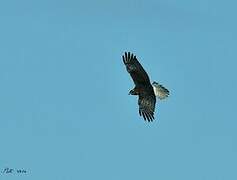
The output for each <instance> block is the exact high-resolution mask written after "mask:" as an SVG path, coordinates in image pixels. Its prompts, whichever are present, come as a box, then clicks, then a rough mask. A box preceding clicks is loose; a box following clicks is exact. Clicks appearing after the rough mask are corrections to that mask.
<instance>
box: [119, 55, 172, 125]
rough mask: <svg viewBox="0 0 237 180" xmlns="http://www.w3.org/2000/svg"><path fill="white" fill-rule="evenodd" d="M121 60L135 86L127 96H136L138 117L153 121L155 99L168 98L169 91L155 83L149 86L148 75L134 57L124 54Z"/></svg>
mask: <svg viewBox="0 0 237 180" xmlns="http://www.w3.org/2000/svg"><path fill="white" fill-rule="evenodd" d="M122 58H123V63H124V64H125V66H126V69H127V71H128V73H129V74H130V76H131V77H132V79H133V82H134V84H135V87H134V88H133V89H132V90H130V92H129V95H137V96H138V106H139V115H140V116H143V118H144V120H145V121H146V120H148V122H150V121H153V120H154V112H155V105H156V97H158V98H159V99H164V98H166V97H168V96H169V91H168V89H166V88H165V87H164V86H162V85H161V84H159V83H157V82H155V81H154V82H153V83H152V84H151V82H150V79H149V76H148V74H147V73H146V71H145V70H144V69H143V67H142V65H141V64H140V63H139V61H138V60H137V58H136V56H135V55H133V54H132V53H130V52H125V54H124V55H123V56H122Z"/></svg>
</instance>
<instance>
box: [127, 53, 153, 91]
mask: <svg viewBox="0 0 237 180" xmlns="http://www.w3.org/2000/svg"><path fill="white" fill-rule="evenodd" d="M123 62H124V64H125V66H126V69H127V71H128V72H129V74H130V75H131V77H132V79H133V81H134V84H135V85H136V87H140V86H144V85H147V84H150V79H149V77H148V75H147V73H146V71H145V70H144V69H143V67H142V65H141V64H140V63H139V62H138V60H137V58H136V56H134V55H133V54H132V53H131V54H130V52H128V53H127V52H125V55H123Z"/></svg>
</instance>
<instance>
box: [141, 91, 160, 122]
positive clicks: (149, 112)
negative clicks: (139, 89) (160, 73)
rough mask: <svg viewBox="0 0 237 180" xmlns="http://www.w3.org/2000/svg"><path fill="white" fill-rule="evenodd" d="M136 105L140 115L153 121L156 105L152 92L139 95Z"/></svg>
mask: <svg viewBox="0 0 237 180" xmlns="http://www.w3.org/2000/svg"><path fill="white" fill-rule="evenodd" d="M138 105H139V114H140V116H143V118H144V119H145V120H148V121H149V122H150V121H153V119H154V112H155V105H156V97H155V95H154V93H149V94H144V95H139V99H138Z"/></svg>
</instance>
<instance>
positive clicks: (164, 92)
mask: <svg viewBox="0 0 237 180" xmlns="http://www.w3.org/2000/svg"><path fill="white" fill-rule="evenodd" d="M152 86H153V89H154V93H155V95H156V96H157V97H158V98H159V99H165V98H167V97H168V96H169V94H170V92H169V90H168V89H166V88H165V87H164V86H162V85H161V84H159V83H157V82H155V81H154V82H153V83H152Z"/></svg>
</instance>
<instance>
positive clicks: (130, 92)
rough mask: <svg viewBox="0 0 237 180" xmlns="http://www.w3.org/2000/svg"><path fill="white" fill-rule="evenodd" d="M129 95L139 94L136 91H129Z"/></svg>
mask: <svg viewBox="0 0 237 180" xmlns="http://www.w3.org/2000/svg"><path fill="white" fill-rule="evenodd" d="M128 95H138V92H137V91H136V90H135V89H132V90H131V91H129V93H128Z"/></svg>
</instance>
